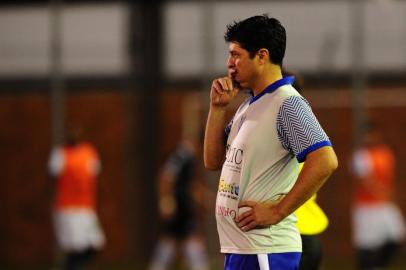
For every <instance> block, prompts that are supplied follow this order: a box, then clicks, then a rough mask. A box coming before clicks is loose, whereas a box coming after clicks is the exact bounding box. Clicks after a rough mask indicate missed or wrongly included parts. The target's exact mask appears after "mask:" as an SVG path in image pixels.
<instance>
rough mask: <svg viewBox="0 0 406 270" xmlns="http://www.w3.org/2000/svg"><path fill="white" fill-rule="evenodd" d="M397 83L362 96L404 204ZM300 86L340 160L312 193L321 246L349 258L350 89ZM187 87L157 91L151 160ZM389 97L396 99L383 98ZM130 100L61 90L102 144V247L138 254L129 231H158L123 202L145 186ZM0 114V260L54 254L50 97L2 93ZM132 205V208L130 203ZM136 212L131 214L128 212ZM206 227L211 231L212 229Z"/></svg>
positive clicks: (109, 258)
mask: <svg viewBox="0 0 406 270" xmlns="http://www.w3.org/2000/svg"><path fill="white" fill-rule="evenodd" d="M395 90H396V89H395ZM395 90H394V89H381V90H379V89H375V90H374V92H373V93H374V95H371V96H370V97H368V102H369V103H370V104H372V105H373V106H372V107H371V108H370V110H369V111H370V115H371V116H372V118H374V119H375V120H376V121H377V122H378V123H379V124H380V125H381V126H382V128H383V129H384V130H385V135H386V137H387V138H388V142H389V144H390V145H392V146H393V147H394V149H395V152H396V155H397V158H398V160H399V166H398V171H397V172H398V180H399V181H398V191H399V192H398V198H399V203H400V205H401V207H402V209H403V210H406V199H405V198H404V196H402V191H403V190H404V189H406V181H405V180H406V170H405V167H404V164H403V163H402V162H401V161H403V160H406V152H405V151H404V150H405V149H406V140H404V137H405V133H406V118H405V117H404V116H405V115H406V105H405V104H406V102H404V105H402V100H404V97H403V96H399V93H400V92H399V91H398V90H399V89H397V90H396V91H395ZM377 93H380V94H379V95H381V96H384V97H385V99H387V98H388V96H392V99H393V100H385V101H384V102H383V98H379V97H377V95H376V94H377ZM379 95H378V96H379ZM305 96H306V97H307V98H308V99H309V101H310V102H311V104H312V106H313V108H314V111H315V113H316V115H317V117H318V119H319V120H320V122H321V124H322V126H323V127H324V128H325V130H326V132H327V133H328V134H329V136H330V138H331V140H332V142H333V144H334V147H335V150H336V152H337V155H338V157H339V161H340V167H339V169H338V170H337V172H336V173H335V174H334V175H333V176H332V178H331V179H330V180H329V181H328V182H327V183H326V185H325V186H324V187H323V189H322V190H321V191H320V192H319V203H320V205H321V206H322V208H323V209H324V210H325V211H326V213H327V215H328V216H329V218H330V226H329V228H328V230H327V231H326V232H325V233H323V235H322V241H323V246H324V251H325V252H324V253H325V256H326V257H337V255H339V256H340V257H342V258H352V256H353V252H352V245H351V224H350V210H351V192H352V189H351V188H352V184H351V183H352V180H351V177H350V174H349V171H348V160H349V156H350V153H351V150H352V149H351V148H352V139H351V134H352V111H351V108H350V95H349V91H348V90H347V89H342V90H337V91H333V90H326V91H322V90H314V91H312V90H308V91H305ZM184 97H185V95H184V93H182V92H166V93H163V94H162V96H161V99H160V101H159V104H160V105H159V107H160V109H159V110H158V113H159V115H160V117H161V119H162V121H161V123H162V125H161V127H160V130H161V135H162V136H161V141H160V142H159V145H160V147H159V153H157V154H158V160H159V162H158V163H159V164H157V169H159V166H160V165H161V163H162V161H163V160H164V158H165V157H166V156H167V155H168V154H169V153H170V151H171V150H172V149H173V148H174V147H175V145H176V143H177V141H178V140H179V138H180V137H181V119H182V117H181V113H182V110H181V108H182V105H181V104H182V101H183V100H184ZM204 102H208V100H207V101H204ZM204 102H203V104H204ZM380 102H381V103H380ZM392 102H393V105H396V106H394V107H390V106H389V105H390V104H391V103H392ZM132 104H133V103H131V102H129V101H128V96H127V95H125V94H121V93H117V92H97V91H87V92H83V93H73V94H70V95H69V96H68V97H67V117H68V119H73V120H80V122H81V123H82V124H83V126H84V130H85V131H86V132H85V137H87V138H88V139H89V140H90V141H91V142H93V143H94V144H95V145H96V147H97V148H98V149H99V151H100V155H101V159H102V163H103V170H102V173H101V176H100V204H99V210H100V211H99V213H100V219H101V223H102V225H103V228H104V230H105V233H106V235H107V240H108V244H107V246H106V248H105V250H104V251H103V253H102V254H101V256H100V260H101V261H104V262H117V261H126V260H130V261H131V260H136V257H134V254H137V250H139V249H142V248H143V243H137V242H136V240H134V238H133V237H132V236H134V235H137V234H144V235H147V234H149V235H150V236H149V238H150V239H151V240H153V239H155V238H156V235H154V234H155V233H156V232H151V231H148V232H140V231H139V229H138V230H137V224H138V223H139V222H142V219H143V216H146V215H150V214H151V213H145V211H144V212H143V211H142V206H134V207H132V205H130V204H129V202H131V200H129V197H131V196H133V197H134V196H143V198H144V197H145V198H144V199H148V198H149V197H148V196H146V195H145V194H144V195H142V194H143V181H136V179H129V175H131V174H129V172H128V171H129V170H130V169H131V168H130V167H129V165H128V164H130V165H131V157H129V156H128V152H127V148H128V147H129V144H131V142H132V141H134V138H131V137H129V136H130V135H131V136H136V135H137V132H140V131H139V130H141V129H139V128H138V129H137V128H136V123H134V122H136V119H137V117H143V116H142V115H129V114H131V113H134V110H132V108H131V106H132ZM379 104H381V105H379ZM0 121H1V123H2V130H1V132H0V149H1V154H2V156H1V157H0V161H1V162H0V170H1V172H2V177H1V179H0V198H1V203H0V213H2V216H1V218H0V265H1V264H4V263H20V264H42V263H49V262H50V261H52V258H53V255H54V253H53V252H54V250H53V242H54V239H53V233H52V225H51V216H50V215H51V211H50V210H51V191H52V186H51V183H50V182H49V180H48V177H47V170H46V163H47V158H48V154H49V150H50V148H51V145H50V141H51V138H50V110H49V98H48V96H46V95H44V94H41V93H25V94H0ZM131 130H132V131H131ZM130 131H131V132H130ZM131 147H133V146H131ZM128 158H130V160H128ZM126 181H127V182H128V181H132V182H131V183H132V189H128V188H127V187H128V185H127V184H126ZM134 181H135V182H134ZM148 181H154V179H148ZM145 203H154V202H152V201H145ZM134 211H136V213H132V212H134ZM134 217H135V218H136V220H133V221H132V222H129V219H130V218H132V219H134ZM130 224H131V225H130ZM155 227H156V226H155ZM210 237H212V238H213V239H212V241H217V235H210ZM147 238H148V237H147ZM213 252H217V250H216V251H213Z"/></svg>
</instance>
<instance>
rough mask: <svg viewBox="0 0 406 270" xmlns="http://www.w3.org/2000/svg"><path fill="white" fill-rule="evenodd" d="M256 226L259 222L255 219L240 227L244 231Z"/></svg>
mask: <svg viewBox="0 0 406 270" xmlns="http://www.w3.org/2000/svg"><path fill="white" fill-rule="evenodd" d="M256 227H257V223H256V222H255V221H252V222H250V223H248V224H247V225H245V226H242V227H240V228H241V230H242V231H244V232H248V231H250V230H252V229H255V228H256Z"/></svg>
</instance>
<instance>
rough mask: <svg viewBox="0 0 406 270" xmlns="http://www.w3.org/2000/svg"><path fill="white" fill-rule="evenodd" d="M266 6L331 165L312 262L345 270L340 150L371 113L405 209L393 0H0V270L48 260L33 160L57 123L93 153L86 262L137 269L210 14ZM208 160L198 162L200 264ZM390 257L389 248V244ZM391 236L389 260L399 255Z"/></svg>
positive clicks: (222, 47) (212, 64)
mask: <svg viewBox="0 0 406 270" xmlns="http://www.w3.org/2000/svg"><path fill="white" fill-rule="evenodd" d="M263 13H268V14H269V15H270V16H274V17H276V18H278V19H279V20H280V21H281V22H282V24H283V25H284V26H285V27H286V30H287V50H286V57H285V62H284V65H285V68H286V69H288V70H290V71H293V72H295V73H297V74H299V75H300V76H301V77H302V78H303V80H304V89H303V95H304V96H305V97H306V98H307V99H308V100H309V102H310V103H311V105H312V108H313V110H314V112H315V114H316V115H317V117H318V119H319V121H320V123H321V124H322V126H323V127H324V129H325V130H326V132H327V134H328V135H329V136H330V139H331V141H332V142H333V145H334V147H335V150H336V152H337V155H338V157H339V160H340V167H339V169H338V170H337V171H336V173H335V174H334V175H333V176H332V177H331V179H330V180H329V181H328V182H327V183H326V185H325V186H324V187H323V189H322V190H321V191H320V192H319V196H318V202H319V204H320V205H321V207H322V208H323V209H324V210H325V212H326V214H327V215H328V217H329V219H330V225H329V227H328V229H327V230H326V231H325V232H324V233H323V234H322V235H321V239H322V244H323V253H324V261H323V269H355V262H354V249H353V246H352V242H351V216H350V213H351V203H352V202H351V200H352V187H353V179H352V177H351V174H350V171H349V159H350V155H351V152H352V150H353V149H354V146H356V145H357V143H358V141H359V138H360V136H361V131H360V130H361V129H360V127H361V126H362V124H363V123H364V122H365V121H366V120H368V119H373V120H374V121H375V122H376V123H377V124H378V125H379V126H380V127H381V128H382V129H383V130H384V131H385V133H384V134H385V138H386V141H387V142H388V144H389V145H390V146H391V147H392V148H393V149H394V151H395V156H396V158H397V160H398V167H397V170H396V175H397V176H396V180H397V182H396V194H397V202H398V205H399V206H400V207H401V209H402V211H403V212H404V213H405V211H406V197H405V196H404V194H403V191H404V190H406V169H405V168H406V167H405V165H404V161H405V160H406V151H404V150H405V149H406V140H405V135H406V53H405V52H406V1H402V0H352V1H350V0H348V1H343V0H341V1H339V0H325V1H320V0H285V1H282V0H279V1H278V0H276V1H238V0H234V1H231V0H217V1H214V0H211V1H210V0H206V1H193V0H190V1H186V0H177V1H175V0H172V1H170V0H167V1H164V0H156V1H152V0H150V1H120V0H116V1H114V0H110V1H96V0H94V1H91V0H89V1H85V0H81V1H79V0H76V1H75V0H65V1H62V0H51V1H40V0H38V1H28V0H19V1H1V2H0V121H1V123H2V128H1V131H0V137H1V139H0V144H1V147H0V149H1V156H0V170H1V171H2V172H3V173H2V176H1V180H0V198H1V199H0V214H1V216H0V269H51V268H52V267H53V266H54V264H55V260H56V258H57V257H58V255H57V253H58V251H57V247H56V244H55V238H54V234H53V227H52V218H51V216H52V198H53V189H54V186H55V185H54V183H53V182H52V180H50V178H49V176H48V168H47V162H48V158H49V154H50V151H51V149H52V147H53V146H54V145H55V144H58V143H60V142H62V140H63V138H64V134H65V130H64V126H65V124H66V123H67V122H68V121H75V122H78V123H80V124H81V126H82V128H83V130H84V136H85V138H86V139H87V140H88V141H90V142H92V143H93V144H94V145H95V146H96V148H97V149H98V151H99V154H100V159H101V163H102V171H101V174H100V177H99V203H98V213H99V218H100V222H101V224H102V227H103V229H104V232H105V235H106V238H107V244H106V246H105V248H104V249H103V251H102V253H101V254H99V255H98V257H97V259H96V260H95V261H94V262H93V263H92V266H91V267H92V269H146V265H147V263H148V261H149V258H150V256H151V253H152V249H153V247H154V244H155V242H156V241H157V232H158V230H159V224H158V218H157V194H156V191H155V190H156V182H157V181H156V179H157V174H158V172H159V169H160V168H161V167H162V165H163V162H164V161H165V159H166V158H167V157H168V155H169V154H170V153H171V152H172V151H173V150H174V149H175V147H176V145H177V143H178V142H179V140H180V139H181V138H182V136H184V135H185V134H194V135H195V136H198V135H199V134H200V132H201V130H202V128H203V126H204V122H205V117H206V113H207V107H208V104H209V97H208V93H209V87H210V85H211V80H212V79H213V78H215V77H216V76H223V75H224V74H225V73H226V59H227V45H226V44H225V42H224V40H223V34H224V31H225V26H226V24H228V23H231V22H232V21H233V20H235V19H243V18H246V17H249V16H252V15H255V14H263ZM217 177H218V174H217V173H209V172H206V171H204V170H203V169H201V177H200V178H201V181H202V182H203V183H204V185H206V187H207V192H206V194H205V196H206V198H207V199H206V200H205V201H206V204H207V205H205V207H204V208H203V209H205V210H201V211H202V213H200V216H201V222H202V224H204V235H205V238H206V240H205V241H206V246H207V248H208V252H209V255H210V256H209V258H210V264H211V266H212V269H222V264H223V261H222V257H221V255H220V254H219V247H218V238H217V232H216V227H215V221H214V203H215V202H214V201H215V195H214V194H215V193H216V190H217V185H218V178H217ZM402 255H403V256H402ZM405 255H406V251H405V249H404V248H403V249H402V250H401V256H398V258H397V260H396V262H395V265H394V268H393V269H406V256H405Z"/></svg>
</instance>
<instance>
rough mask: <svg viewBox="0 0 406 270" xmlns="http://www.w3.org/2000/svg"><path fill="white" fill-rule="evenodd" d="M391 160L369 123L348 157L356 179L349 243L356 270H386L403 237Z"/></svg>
mask: <svg viewBox="0 0 406 270" xmlns="http://www.w3.org/2000/svg"><path fill="white" fill-rule="evenodd" d="M395 166H396V164H395V156H394V154H393V152H392V150H391V149H390V148H389V147H388V146H386V145H385V144H384V143H383V142H382V134H381V133H380V132H379V130H378V129H377V128H376V127H375V126H374V125H373V124H371V123H369V124H368V125H367V126H366V131H365V136H364V139H363V144H362V146H361V147H360V148H358V149H356V151H355V152H354V154H353V157H352V166H351V168H352V172H353V174H354V178H355V179H356V183H355V186H356V189H355V196H354V208H353V238H354V239H353V240H354V245H355V247H356V249H357V263H358V269H387V267H388V266H389V264H390V262H391V260H392V258H393V256H394V255H395V253H396V251H397V249H398V248H399V245H400V243H401V241H402V240H403V238H404V234H405V225H404V221H403V217H402V215H401V212H400V209H399V208H398V207H397V206H396V205H395V203H394V202H393V195H394V192H393V191H394V180H395Z"/></svg>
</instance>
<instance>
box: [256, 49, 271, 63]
mask: <svg viewBox="0 0 406 270" xmlns="http://www.w3.org/2000/svg"><path fill="white" fill-rule="evenodd" d="M257 54H258V58H259V61H260V63H261V64H265V63H266V62H267V61H269V51H268V50H267V49H265V48H262V49H260V50H259V51H258V52H257Z"/></svg>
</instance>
